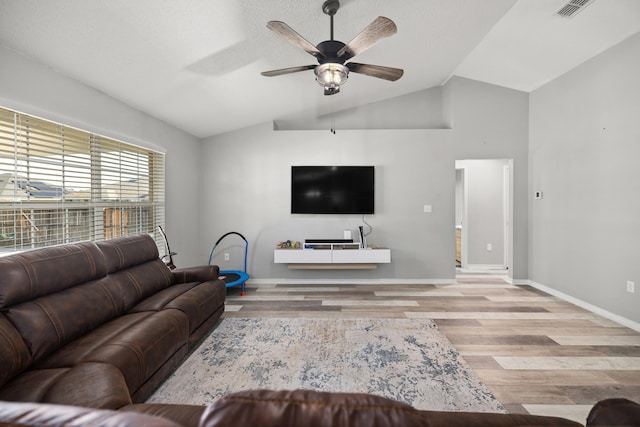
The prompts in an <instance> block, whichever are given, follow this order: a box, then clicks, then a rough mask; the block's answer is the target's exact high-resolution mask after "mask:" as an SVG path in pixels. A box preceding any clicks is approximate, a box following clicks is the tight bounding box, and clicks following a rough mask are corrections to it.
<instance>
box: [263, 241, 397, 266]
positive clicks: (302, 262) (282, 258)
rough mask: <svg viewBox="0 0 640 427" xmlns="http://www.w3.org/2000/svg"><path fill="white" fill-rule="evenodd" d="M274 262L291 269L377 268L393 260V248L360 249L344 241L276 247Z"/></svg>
mask: <svg viewBox="0 0 640 427" xmlns="http://www.w3.org/2000/svg"><path fill="white" fill-rule="evenodd" d="M356 245H357V244H356ZM273 262H274V263H276V264H288V267H289V269H290V270H311V269H315V270H318V269H325V270H326V269H345V270H346V269H350V270H363V269H376V268H378V264H388V263H390V262H391V250H390V249H386V248H367V249H358V248H357V246H356V247H355V248H354V247H352V245H349V244H344V243H327V244H315V245H314V248H307V249H276V250H274V252H273Z"/></svg>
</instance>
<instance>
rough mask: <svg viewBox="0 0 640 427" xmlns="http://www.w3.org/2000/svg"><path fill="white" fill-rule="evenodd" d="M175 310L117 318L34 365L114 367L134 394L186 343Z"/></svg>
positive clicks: (185, 326)
mask: <svg viewBox="0 0 640 427" xmlns="http://www.w3.org/2000/svg"><path fill="white" fill-rule="evenodd" d="M188 322H189V321H188V319H187V317H186V316H185V315H184V313H182V312H181V311H179V310H164V311H161V312H144V313H134V314H130V315H126V316H121V317H118V318H116V319H114V320H112V321H111V322H109V323H107V324H105V325H103V326H101V327H99V328H97V329H95V330H93V331H91V332H89V333H87V334H86V335H85V336H83V337H82V338H80V339H78V340H76V341H74V342H72V343H70V344H69V345H67V346H65V347H63V348H61V349H60V350H59V351H57V352H56V353H54V354H52V355H51V356H50V357H48V358H47V359H45V360H43V361H42V362H41V363H39V364H38V365H37V368H38V369H44V368H60V367H65V366H73V365H76V364H79V363H86V362H101V363H108V364H111V365H114V366H116V367H117V368H118V369H119V370H120V372H122V374H123V375H124V378H125V380H126V382H127V386H128V387H129V390H130V392H131V393H133V392H135V391H136V390H137V388H138V387H140V385H142V384H143V383H144V382H145V381H146V380H147V379H148V378H149V377H150V376H151V375H152V374H153V373H154V372H155V371H156V370H157V369H158V368H160V366H162V364H163V363H164V362H165V361H167V360H168V359H170V358H171V356H173V354H174V353H176V352H177V351H178V350H179V349H180V348H181V347H183V346H185V345H186V343H187V340H188V334H189V323H188Z"/></svg>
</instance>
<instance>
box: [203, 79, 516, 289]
mask: <svg viewBox="0 0 640 427" xmlns="http://www.w3.org/2000/svg"><path fill="white" fill-rule="evenodd" d="M345 90H346V88H345ZM442 93H443V94H446V96H447V97H448V100H447V102H443V103H442V105H443V106H444V105H447V106H451V107H452V110H453V111H451V112H449V111H438V112H434V113H433V114H434V116H435V117H437V119H436V118H435V117H434V119H433V120H434V121H435V120H442V118H443V117H451V118H452V121H453V123H454V124H455V126H454V128H453V129H451V130H448V129H439V130H434V129H431V130H430V129H416V130H340V128H338V132H337V134H336V135H333V134H331V133H330V132H329V130H328V129H326V130H295V131H274V130H273V126H272V124H271V123H265V124H263V125H261V126H256V127H253V128H249V129H243V130H239V131H236V132H230V133H228V134H224V135H219V136H216V137H211V138H208V139H206V140H205V141H204V146H203V151H202V170H203V179H204V182H205V185H204V187H203V193H202V199H203V209H202V212H203V223H202V227H201V228H202V230H203V240H204V242H203V244H202V249H201V251H203V252H206V251H208V250H209V249H210V246H211V245H212V244H213V242H215V240H217V238H218V237H219V236H221V235H222V234H224V233H225V232H227V231H231V230H236V231H240V232H242V233H243V234H245V235H246V236H247V238H248V239H249V240H250V242H251V253H250V263H249V270H250V273H251V275H252V277H253V278H256V279H273V280H275V279H297V280H299V279H312V280H313V279H315V280H321V279H336V280H337V279H350V280H355V279H367V280H385V279H387V280H399V281H401V280H419V279H426V280H451V279H453V278H454V276H455V261H454V260H455V246H454V244H455V241H454V232H453V230H454V220H455V211H454V209H455V201H454V197H455V159H456V158H467V159H468V158H483V159H493V158H507V159H514V160H515V163H516V166H517V167H516V170H515V182H516V188H517V189H518V194H517V195H516V196H515V199H516V200H515V203H514V205H515V209H514V211H515V219H514V223H515V226H514V229H515V241H516V245H515V254H516V259H517V260H518V263H516V264H515V265H514V267H515V269H514V270H513V271H512V272H513V273H514V277H516V278H526V275H527V244H526V242H527V240H526V239H527V218H528V207H527V205H526V203H527V197H526V191H527V174H528V167H527V164H528V162H527V154H528V153H527V137H528V125H527V123H528V121H527V120H528V95H527V94H526V93H523V92H517V91H512V90H508V89H504V88H499V87H496V86H492V85H488V84H484V83H480V82H474V81H471V80H467V79H462V78H454V79H452V80H451V81H450V82H448V83H447V87H445V88H443V91H442ZM379 107H380V108H383V109H385V110H387V109H388V108H389V105H388V104H381V105H380V106H379ZM412 109H413V105H412V103H411V102H407V103H406V104H404V105H394V108H393V109H391V110H388V111H387V113H388V114H392V115H395V116H402V115H403V114H404V112H405V111H411V110H412ZM372 110H375V105H372V106H369V107H367V111H372ZM338 114H339V113H338ZM428 121H430V119H429V120H428ZM296 164H298V165H299V164H330V165H332V164H336V165H340V164H342V165H346V164H355V165H362V164H365V165H366V164H371V165H375V166H376V214H375V215H372V216H367V217H366V218H365V219H366V221H367V222H369V223H370V224H371V225H372V226H373V228H374V229H373V232H372V234H371V235H370V236H369V242H370V243H374V244H377V245H379V246H386V247H389V248H391V251H392V252H391V258H392V262H391V264H389V265H381V266H380V267H379V269H378V270H376V271H373V272H371V271H290V270H287V268H286V266H284V265H274V264H273V249H274V248H275V245H276V243H277V242H278V241H280V240H287V239H291V240H304V239H305V238H314V237H315V238H340V237H342V231H343V230H344V229H345V228H348V229H355V228H356V227H357V226H358V225H360V224H361V223H362V220H361V218H360V217H359V216H326V215H291V214H290V213H289V209H290V206H289V203H290V201H289V191H290V167H291V165H296ZM522 193H524V195H523V194H522ZM425 204H429V205H432V208H433V212H432V213H430V214H425V213H424V212H423V205H425ZM207 241H208V243H207ZM230 245H233V244H231V243H230ZM224 250H226V248H225V249H224ZM224 250H222V251H219V252H218V249H216V251H217V252H216V254H217V257H216V258H214V259H215V262H216V263H219V264H221V265H222V266H223V268H231V267H234V266H232V265H228V264H226V263H225V262H224V261H223V260H222V259H221V257H222V253H223V252H224ZM235 258H236V259H237V258H238V257H237V256H235ZM237 265H238V264H236V265H235V266H237Z"/></svg>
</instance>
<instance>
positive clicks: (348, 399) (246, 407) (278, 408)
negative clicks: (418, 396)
mask: <svg viewBox="0 0 640 427" xmlns="http://www.w3.org/2000/svg"><path fill="white" fill-rule="evenodd" d="M200 424H201V426H202V427H213V426H226V425H237V426H257V425H260V426H262V427H280V426H283V425H289V426H307V427H340V426H344V427H359V426H363V427H364V426H366V427H382V426H384V427H388V426H404V427H411V426H421V427H425V426H429V422H428V419H427V418H426V417H424V416H423V415H422V414H421V413H420V412H419V411H417V410H416V409H414V408H412V407H410V406H408V405H406V404H404V403H401V402H398V401H395V400H391V399H387V398H384V397H379V396H374V395H370V394H358V393H327V392H318V391H312V390H294V391H270V390H251V391H243V392H238V393H233V394H229V395H227V396H225V397H222V398H220V399H218V400H217V401H215V402H214V403H213V404H212V405H211V406H209V407H208V408H207V410H206V411H205V413H204V414H203V415H202V420H201V423H200Z"/></svg>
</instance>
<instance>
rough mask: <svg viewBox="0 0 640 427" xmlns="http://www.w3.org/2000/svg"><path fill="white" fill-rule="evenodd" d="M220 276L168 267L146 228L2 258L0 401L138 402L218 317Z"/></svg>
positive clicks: (114, 405)
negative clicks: (135, 233)
mask: <svg viewBox="0 0 640 427" xmlns="http://www.w3.org/2000/svg"><path fill="white" fill-rule="evenodd" d="M218 276H219V269H218V267H217V266H204V267H193V268H185V269H177V270H169V269H168V268H167V267H166V266H165V265H164V263H163V262H162V261H161V260H160V259H159V257H158V249H157V247H156V244H155V242H154V241H153V239H152V238H151V237H149V236H148V235H139V236H128V237H120V238H115V239H111V240H106V241H101V242H96V243H94V242H82V243H74V244H68V245H62V246H56V247H50V248H42V249H35V250H32V251H27V252H23V253H20V254H15V255H10V256H6V257H2V258H0V400H5V401H20V402H40V403H54V404H63V405H76V406H81V407H88V408H103V409H118V408H121V407H123V406H126V405H130V404H132V403H134V402H144V401H145V400H146V399H147V398H148V397H149V396H150V395H151V394H152V392H153V391H154V390H155V389H156V388H157V386H158V385H160V384H161V383H162V381H163V380H164V379H165V378H166V377H167V376H168V375H169V374H170V373H171V372H172V371H173V370H174V369H175V368H176V367H177V366H178V365H179V363H180V362H181V361H182V360H183V358H184V357H185V356H186V355H187V354H188V352H189V351H190V350H192V349H193V347H194V346H195V344H196V343H197V342H198V341H199V340H200V339H201V338H202V337H203V336H204V335H205V334H206V333H207V332H209V331H210V330H211V329H212V328H213V327H214V325H215V323H216V321H217V320H218V319H219V317H220V316H221V315H222V313H223V311H224V301H225V297H226V286H225V283H224V282H223V281H222V280H220V279H218Z"/></svg>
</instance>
